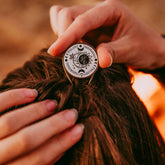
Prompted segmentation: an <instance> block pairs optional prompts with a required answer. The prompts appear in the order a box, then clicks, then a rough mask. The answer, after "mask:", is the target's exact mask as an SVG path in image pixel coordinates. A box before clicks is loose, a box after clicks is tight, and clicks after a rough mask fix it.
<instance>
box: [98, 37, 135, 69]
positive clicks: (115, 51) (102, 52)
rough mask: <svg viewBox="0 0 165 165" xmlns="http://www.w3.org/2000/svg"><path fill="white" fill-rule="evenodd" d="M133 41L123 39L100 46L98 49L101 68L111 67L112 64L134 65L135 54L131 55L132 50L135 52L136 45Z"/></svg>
mask: <svg viewBox="0 0 165 165" xmlns="http://www.w3.org/2000/svg"><path fill="white" fill-rule="evenodd" d="M131 41H132V40H131V39H126V38H125V37H123V38H120V39H118V40H116V41H113V42H108V43H102V44H100V45H99V46H98V47H97V49H96V50H97V54H98V59H99V65H100V67H101V68H106V67H109V66H111V64H112V62H113V63H127V64H131V63H133V60H134V59H133V58H134V56H133V53H131V54H130V50H134V48H135V44H136V43H132V42H131Z"/></svg>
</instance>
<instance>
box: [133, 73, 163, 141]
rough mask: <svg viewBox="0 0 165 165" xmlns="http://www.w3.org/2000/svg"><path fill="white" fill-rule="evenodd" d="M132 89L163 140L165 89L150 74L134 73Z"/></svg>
mask: <svg viewBox="0 0 165 165" xmlns="http://www.w3.org/2000/svg"><path fill="white" fill-rule="evenodd" d="M134 77H135V81H134V83H133V85H132V87H133V89H134V90H135V92H136V93H137V95H138V96H139V97H140V99H141V100H142V101H143V103H144V104H145V106H146V107H147V109H148V112H149V114H150V116H151V118H152V119H153V121H154V122H155V123H156V125H157V127H158V129H159V131H160V132H161V134H162V136H163V138H164V140H165V103H164V98H165V90H164V89H163V88H162V87H161V85H160V84H159V83H158V81H157V80H156V79H155V78H153V77H152V76H151V75H150V74H142V73H135V74H134Z"/></svg>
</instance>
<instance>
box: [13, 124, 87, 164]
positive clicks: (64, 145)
mask: <svg viewBox="0 0 165 165" xmlns="http://www.w3.org/2000/svg"><path fill="white" fill-rule="evenodd" d="M83 130H84V125H82V124H78V125H76V126H74V127H73V128H71V129H69V130H67V131H65V132H64V133H62V134H59V135H57V136H55V137H53V138H52V139H50V140H49V141H48V142H47V143H46V144H44V145H43V146H41V147H39V148H38V149H37V150H35V151H33V152H31V153H30V154H28V155H25V156H24V157H22V158H20V159H17V160H16V161H14V162H12V164H13V165H14V164H17V162H19V164H24V165H26V164H27V165H28V164H33V165H38V164H40V165H45V164H49V163H52V164H53V163H55V162H56V161H57V160H59V159H60V158H61V157H62V156H63V154H64V152H65V151H66V150H68V149H69V148H70V147H71V146H73V145H74V144H75V143H76V142H78V141H79V140H80V138H81V136H82V134H83Z"/></svg>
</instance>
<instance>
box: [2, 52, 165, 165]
mask: <svg viewBox="0 0 165 165" xmlns="http://www.w3.org/2000/svg"><path fill="white" fill-rule="evenodd" d="M88 81H89V80H88V79H75V78H72V82H73V84H71V83H70V82H69V81H68V78H67V76H66V75H65V72H64V70H63V67H62V60H61V56H59V57H52V56H50V55H48V54H47V53H46V50H43V51H42V52H41V53H40V54H39V55H36V56H34V57H33V58H32V59H31V60H30V61H28V62H26V63H25V64H24V66H23V67H21V68H18V69H16V70H14V71H12V72H11V73H9V74H8V75H7V77H6V78H5V79H4V80H3V82H2V84H1V86H0V91H1V92H3V91H6V90H9V89H15V88H22V87H27V88H32V89H37V90H38V93H39V95H38V97H37V98H36V100H35V102H37V101H41V100H44V99H56V100H57V101H58V103H59V105H58V108H57V110H56V113H57V112H59V111H62V110H64V109H67V108H76V109H77V110H78V112H79V119H78V121H77V122H78V123H84V125H85V132H84V135H83V137H82V139H81V140H80V142H78V143H77V144H76V145H74V146H73V147H72V148H71V149H69V150H68V151H67V152H66V153H65V155H64V156H63V157H62V158H61V159H60V160H59V161H58V162H57V163H56V164H57V165H64V164H67V165H108V164H112V165H138V164H139V165H142V164H145V165H146V164H150V165H155V164H157V165H162V164H164V163H165V144H164V142H163V140H162V138H161V136H160V134H159V132H158V130H157V128H156V127H155V125H154V123H153V122H152V121H151V119H150V117H149V115H148V113H147V110H146V108H145V107H144V105H143V103H142V102H141V101H140V99H139V98H138V97H137V95H136V94H135V92H134V91H133V89H132V87H131V77H130V75H129V73H128V71H127V67H126V66H125V65H123V64H113V65H112V66H111V67H110V68H106V69H101V68H99V69H98V71H97V72H96V73H95V76H94V78H93V80H92V82H91V83H90V84H88ZM13 109H14V108H13Z"/></svg>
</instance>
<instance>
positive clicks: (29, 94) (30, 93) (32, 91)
mask: <svg viewBox="0 0 165 165" xmlns="http://www.w3.org/2000/svg"><path fill="white" fill-rule="evenodd" d="M24 93H25V95H26V97H37V96H38V92H37V90H36V89H26V90H25V91H24Z"/></svg>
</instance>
